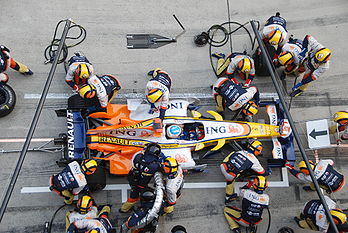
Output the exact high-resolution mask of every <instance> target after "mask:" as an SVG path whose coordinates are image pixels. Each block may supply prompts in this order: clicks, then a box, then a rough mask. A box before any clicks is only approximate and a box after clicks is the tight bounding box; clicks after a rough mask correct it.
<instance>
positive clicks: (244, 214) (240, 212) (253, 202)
mask: <svg viewBox="0 0 348 233" xmlns="http://www.w3.org/2000/svg"><path fill="white" fill-rule="evenodd" d="M240 196H241V197H243V199H242V209H239V208H237V207H232V206H226V207H225V208H224V215H225V218H226V220H227V222H228V224H229V225H230V228H231V229H232V230H233V229H238V228H239V224H240V225H242V226H250V225H256V224H258V223H260V222H261V221H262V212H263V209H264V208H267V207H268V205H269V196H268V195H267V194H259V193H257V192H255V191H253V190H251V189H241V191H240ZM238 223H239V224H238Z"/></svg>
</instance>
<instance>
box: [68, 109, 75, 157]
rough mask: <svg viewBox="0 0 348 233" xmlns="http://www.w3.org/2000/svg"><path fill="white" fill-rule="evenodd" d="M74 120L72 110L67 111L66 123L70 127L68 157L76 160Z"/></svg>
mask: <svg viewBox="0 0 348 233" xmlns="http://www.w3.org/2000/svg"><path fill="white" fill-rule="evenodd" d="M73 121H74V118H73V113H72V111H71V110H67V111H66V122H67V126H68V157H69V158H74V149H75V147H74V122H73Z"/></svg>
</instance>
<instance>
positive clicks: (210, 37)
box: [195, 21, 260, 76]
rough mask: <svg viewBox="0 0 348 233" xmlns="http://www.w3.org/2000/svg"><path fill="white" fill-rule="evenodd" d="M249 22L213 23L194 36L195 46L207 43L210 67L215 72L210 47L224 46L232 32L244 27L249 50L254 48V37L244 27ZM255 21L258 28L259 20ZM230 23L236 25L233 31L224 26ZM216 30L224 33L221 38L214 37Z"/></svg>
mask: <svg viewBox="0 0 348 233" xmlns="http://www.w3.org/2000/svg"><path fill="white" fill-rule="evenodd" d="M249 23H250V22H246V23H244V24H241V23H238V22H233V21H229V22H225V23H222V24H220V25H213V26H211V27H210V28H209V29H208V31H207V32H202V34H200V35H198V36H196V37H195V43H196V45H197V46H203V45H204V43H205V42H206V43H208V44H209V59H210V64H211V67H212V69H213V71H214V73H215V74H216V70H215V67H214V65H213V59H212V57H211V54H212V47H216V48H218V47H222V46H224V45H225V44H226V43H227V42H228V41H229V38H230V35H232V34H233V33H235V32H237V31H239V30H240V29H244V30H245V31H246V32H247V34H248V37H249V39H250V43H251V50H253V49H254V47H255V42H256V37H254V38H253V37H252V35H251V33H250V31H249V30H248V29H247V28H246V25H247V24H249ZM257 23H258V29H259V28H260V23H259V22H257ZM231 25H237V26H238V27H237V28H236V29H234V30H233V31H231V30H227V28H226V26H228V27H229V28H230V26H231ZM218 32H222V34H223V35H224V36H223V38H222V39H221V40H216V39H214V37H215V36H216V35H217V34H218ZM219 34H220V33H219ZM231 52H232V51H231ZM216 76H217V74H216Z"/></svg>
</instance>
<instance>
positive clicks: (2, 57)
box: [0, 45, 34, 83]
mask: <svg viewBox="0 0 348 233" xmlns="http://www.w3.org/2000/svg"><path fill="white" fill-rule="evenodd" d="M9 67H11V68H12V69H14V70H16V71H18V72H19V73H21V74H24V75H32V74H34V73H33V71H31V70H30V69H29V68H28V67H27V66H26V65H23V64H22V63H20V62H18V61H16V60H14V59H13V58H12V57H11V54H10V50H9V49H8V48H7V47H6V46H4V45H0V82H3V83H6V82H7V81H8V75H7V74H6V73H4V72H5V71H6V70H7V69H8V68H9Z"/></svg>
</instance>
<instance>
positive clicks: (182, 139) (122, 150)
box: [67, 100, 293, 175]
mask: <svg viewBox="0 0 348 233" xmlns="http://www.w3.org/2000/svg"><path fill="white" fill-rule="evenodd" d="M189 104H190V103H189V102H188V101H186V100H171V101H170V103H169V106H168V110H167V111H166V116H165V118H164V120H163V124H162V125H161V127H160V128H157V129H155V128H156V127H154V124H156V123H155V122H154V120H155V119H156V118H157V117H158V113H154V114H150V113H149V105H148V104H140V102H139V103H138V102H137V103H136V104H134V101H133V102H132V101H129V103H128V105H120V104H109V105H108V107H107V111H106V112H96V113H92V114H90V115H89V116H88V117H86V118H85V119H84V118H82V117H81V113H80V112H79V111H76V110H68V111H67V122H68V135H67V136H68V138H67V139H68V140H67V144H68V145H67V150H68V151H67V159H69V160H72V159H79V158H81V156H85V154H88V155H90V156H91V157H95V158H98V159H101V160H104V161H105V162H106V163H107V164H108V167H109V172H110V173H111V174H115V175H127V174H128V171H129V170H130V168H131V158H132V156H133V155H134V153H136V152H137V151H140V150H142V149H143V148H144V147H145V146H146V144H148V143H150V142H156V143H158V144H159V145H160V146H161V147H162V152H163V153H164V155H165V156H171V157H174V158H176V159H177V161H178V162H179V163H180V165H181V166H182V167H183V168H184V169H192V168H202V167H204V166H205V165H196V163H195V161H194V159H193V158H192V154H191V152H192V151H199V150H202V149H203V148H208V149H210V150H209V151H217V150H219V149H220V148H222V147H223V146H224V145H225V143H226V142H228V141H231V140H240V139H245V138H272V140H273V145H274V149H273V158H276V159H283V157H284V154H286V153H287V152H286V151H284V145H285V144H288V145H289V143H288V142H286V143H280V142H281V141H282V140H284V139H286V138H289V135H291V129H290V126H289V124H288V121H287V120H286V119H282V118H279V117H278V115H279V114H277V112H279V109H278V108H277V104H275V103H270V104H267V105H265V106H266V108H267V112H268V115H269V117H270V120H271V124H261V123H254V122H240V121H226V120H223V118H222V116H221V115H220V114H218V113H217V112H214V111H207V113H209V114H210V116H211V117H209V118H207V117H202V115H201V114H200V113H199V112H197V111H191V113H192V117H189V116H187V113H188V106H189ZM278 118H279V119H278ZM86 126H87V130H86ZM278 139H279V140H278ZM86 146H87V153H86V151H85V150H86ZM292 147H293V146H292ZM286 150H287V149H286Z"/></svg>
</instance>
